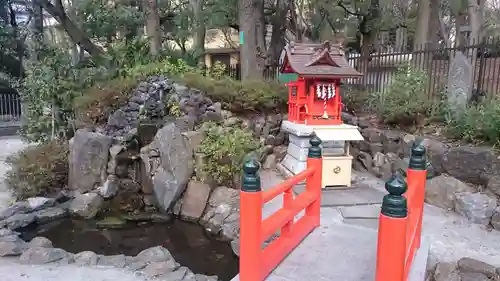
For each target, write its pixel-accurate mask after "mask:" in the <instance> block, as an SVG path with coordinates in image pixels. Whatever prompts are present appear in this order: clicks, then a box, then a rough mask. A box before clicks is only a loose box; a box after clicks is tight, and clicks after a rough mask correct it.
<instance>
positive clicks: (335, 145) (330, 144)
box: [281, 121, 345, 175]
mask: <svg viewBox="0 0 500 281" xmlns="http://www.w3.org/2000/svg"><path fill="white" fill-rule="evenodd" d="M317 127H320V128H323V129H324V128H326V127H327V126H316V127H311V126H305V125H298V124H294V123H291V122H288V121H283V124H282V127H281V129H282V130H285V131H287V132H288V133H289V140H290V143H289V144H288V149H287V154H286V156H285V158H284V159H283V161H282V162H281V165H282V166H283V167H284V168H286V169H287V170H289V171H290V172H291V173H292V174H294V175H296V174H298V173H300V172H302V171H304V170H305V169H306V162H307V153H308V150H309V147H310V146H311V144H310V143H309V140H310V139H311V134H312V133H313V132H314V129H315V128H316V129H318V128H317ZM328 127H330V126H328ZM322 141H323V142H322V143H321V148H322V149H323V154H324V155H343V154H344V153H345V149H344V145H345V141H343V140H340V141H339V140H333V141H331V140H326V141H325V140H322Z"/></svg>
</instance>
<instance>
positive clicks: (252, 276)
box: [239, 136, 322, 281]
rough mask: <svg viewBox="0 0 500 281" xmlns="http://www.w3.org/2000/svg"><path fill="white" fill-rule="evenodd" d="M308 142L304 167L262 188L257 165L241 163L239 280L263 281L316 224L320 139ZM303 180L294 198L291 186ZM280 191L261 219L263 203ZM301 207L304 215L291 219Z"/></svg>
mask: <svg viewBox="0 0 500 281" xmlns="http://www.w3.org/2000/svg"><path fill="white" fill-rule="evenodd" d="M310 143H311V147H310V148H309V154H308V156H309V157H308V160H307V169H306V170H305V171H303V172H301V173H299V174H298V175H296V176H294V177H292V178H290V179H288V180H286V181H284V182H283V183H281V184H279V185H276V186H275V187H273V188H271V189H270V190H269V191H266V192H263V191H262V189H261V186H260V178H259V176H258V174H257V171H258V168H259V167H258V165H257V164H256V163H255V162H250V161H249V162H246V163H245V166H244V167H243V179H242V188H241V192H240V276H239V278H240V281H263V280H264V279H265V278H266V277H267V276H268V275H269V274H270V273H271V271H272V270H273V269H274V268H276V266H278V265H279V264H280V263H281V261H283V259H284V258H285V257H286V256H287V255H288V254H289V253H290V252H291V251H292V250H293V249H294V248H295V247H297V245H298V244H299V243H300V242H301V241H302V239H304V238H305V237H306V236H307V235H308V233H310V232H311V231H312V230H313V229H314V228H315V227H317V226H318V225H319V222H320V203H321V179H322V176H321V173H322V158H321V148H320V147H319V145H320V144H321V140H320V139H318V138H317V137H316V136H314V137H312V138H311V140H310ZM304 180H305V181H306V191H305V192H303V193H301V194H300V195H298V196H297V197H296V198H294V195H293V190H292V187H293V186H294V185H295V184H297V183H300V182H302V181H304ZM282 193H283V207H282V208H281V209H279V210H278V211H277V212H275V213H274V214H272V215H271V216H269V217H268V218H266V219H264V220H263V219H262V208H263V206H264V204H265V203H266V202H269V201H270V200H272V199H273V198H276V196H278V195H280V194H282ZM304 209H305V215H304V216H303V217H301V218H300V219H298V220H297V222H295V217H296V216H297V214H299V213H300V212H301V211H302V210H304ZM277 231H281V232H280V235H279V237H278V238H277V239H275V240H274V241H272V242H270V243H269V244H268V245H267V246H266V248H264V249H262V244H263V243H264V242H265V241H266V240H267V239H268V238H269V237H271V236H272V235H273V234H274V233H276V232H277Z"/></svg>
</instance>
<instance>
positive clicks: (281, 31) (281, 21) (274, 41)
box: [267, 0, 290, 70]
mask: <svg viewBox="0 0 500 281" xmlns="http://www.w3.org/2000/svg"><path fill="white" fill-rule="evenodd" d="M289 8H290V3H289V0H278V2H277V5H276V14H275V15H274V16H273V17H272V19H271V24H272V27H273V31H272V33H271V40H270V42H269V49H268V50H267V57H268V62H267V64H268V66H269V67H270V69H272V70H274V69H276V68H277V67H278V62H279V56H280V54H281V51H282V50H283V48H284V47H285V32H286V26H285V24H286V15H287V13H288V10H289Z"/></svg>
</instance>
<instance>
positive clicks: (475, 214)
mask: <svg viewBox="0 0 500 281" xmlns="http://www.w3.org/2000/svg"><path fill="white" fill-rule="evenodd" d="M343 119H344V121H345V122H346V123H348V124H352V125H357V126H359V127H360V130H361V134H362V135H363V137H364V138H365V140H363V141H360V142H353V143H352V144H351V146H352V150H351V151H352V154H353V157H354V161H353V168H354V169H355V170H358V171H368V172H370V173H372V174H374V175H376V176H377V177H379V178H382V179H385V180H386V179H388V178H389V177H390V176H391V174H392V173H395V172H399V173H403V174H404V171H405V170H406V169H407V168H408V163H409V156H410V149H411V146H412V145H413V143H414V142H416V141H420V142H422V143H423V144H424V145H425V147H426V148H427V155H428V165H429V167H428V173H429V179H428V181H427V186H426V194H425V195H426V197H425V200H426V202H427V203H430V204H433V205H436V206H438V207H441V208H444V209H448V210H453V211H455V212H457V213H459V214H461V215H463V216H465V217H467V218H468V219H469V220H470V221H472V222H474V223H478V224H483V225H491V226H492V227H493V228H495V229H497V230H500V207H497V205H498V202H499V198H500V197H499V196H500V170H499V169H498V167H500V160H499V159H498V155H496V153H495V152H494V151H493V149H492V148H491V147H477V146H472V145H460V146H459V145H450V144H449V143H446V142H442V141H439V140H436V139H432V138H428V137H419V136H415V135H412V134H409V133H406V132H403V131H397V130H385V129H379V128H376V127H375V126H373V125H372V124H371V123H370V122H369V120H367V119H365V118H362V117H356V116H353V115H350V114H347V113H344V114H343Z"/></svg>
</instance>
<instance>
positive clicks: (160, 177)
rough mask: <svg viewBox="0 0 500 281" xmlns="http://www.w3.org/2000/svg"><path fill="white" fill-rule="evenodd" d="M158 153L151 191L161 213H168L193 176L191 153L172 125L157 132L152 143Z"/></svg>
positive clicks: (179, 133)
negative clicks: (158, 160) (157, 164)
mask: <svg viewBox="0 0 500 281" xmlns="http://www.w3.org/2000/svg"><path fill="white" fill-rule="evenodd" d="M152 145H153V147H156V148H158V150H159V152H160V159H161V161H160V167H159V168H158V170H157V171H156V174H155V175H154V178H153V191H154V195H155V197H156V199H157V201H158V204H159V205H160V207H161V208H162V210H163V211H168V210H169V209H170V208H171V207H173V204H175V201H176V200H177V199H179V197H180V196H181V194H182V193H183V192H184V190H185V189H186V185H187V183H188V180H189V179H190V178H191V175H192V174H193V161H192V155H193V152H192V151H191V150H190V149H189V147H188V145H187V143H186V140H185V139H184V137H183V136H182V135H181V132H180V131H179V130H178V129H177V128H176V127H175V125H174V124H167V125H165V126H164V127H163V128H162V129H160V130H159V131H158V133H157V134H156V136H155V139H154V141H153V143H152Z"/></svg>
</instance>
